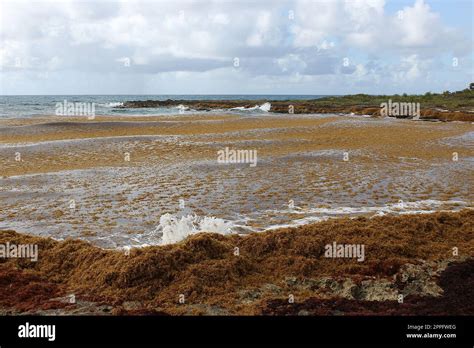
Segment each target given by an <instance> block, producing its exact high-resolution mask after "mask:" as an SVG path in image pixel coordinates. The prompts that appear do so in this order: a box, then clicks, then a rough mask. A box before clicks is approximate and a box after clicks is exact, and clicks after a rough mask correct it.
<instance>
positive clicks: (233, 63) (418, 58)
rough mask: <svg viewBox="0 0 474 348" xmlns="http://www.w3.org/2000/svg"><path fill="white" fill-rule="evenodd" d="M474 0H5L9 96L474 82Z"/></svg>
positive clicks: (2, 36) (4, 84)
mask: <svg viewBox="0 0 474 348" xmlns="http://www.w3.org/2000/svg"><path fill="white" fill-rule="evenodd" d="M473 18H474V13H473V1H472V0H433V1H429V0H411V1H408V0H407V1H406V0H393V1H390V0H386V1H385V0H316V1H315V0H271V1H270V0H260V1H257V0H241V1H234V0H220V1H217V0H216V1H211V0H196V1H188V0H185V1H183V0H181V1H178V0H175V1H151V0H142V1H111V0H103V1H98V0H95V1H83V0H82V1H36V0H33V1H23V0H0V20H1V23H0V24H1V25H0V43H1V46H0V94H2V95H19V94H37V95H43V94H61V95H66V94H308V95H326V94H332V95H339V94H356V93H369V94H394V93H398V94H401V93H426V92H442V91H445V90H449V91H455V90H461V89H464V88H467V86H468V85H469V83H470V82H474V72H473V66H474V43H473V35H474V23H473V21H474V19H473Z"/></svg>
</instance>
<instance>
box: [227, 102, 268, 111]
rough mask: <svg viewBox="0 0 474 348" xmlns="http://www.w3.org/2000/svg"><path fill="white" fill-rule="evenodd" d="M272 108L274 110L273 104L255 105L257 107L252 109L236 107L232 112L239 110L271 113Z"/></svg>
mask: <svg viewBox="0 0 474 348" xmlns="http://www.w3.org/2000/svg"><path fill="white" fill-rule="evenodd" d="M271 108H272V104H270V103H268V102H266V103H263V104H262V105H255V106H253V107H250V108H246V107H243V106H238V107H235V108H231V110H239V111H254V110H260V111H264V112H269V111H270V109H271Z"/></svg>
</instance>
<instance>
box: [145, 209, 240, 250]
mask: <svg viewBox="0 0 474 348" xmlns="http://www.w3.org/2000/svg"><path fill="white" fill-rule="evenodd" d="M233 227H234V224H233V223H232V222H230V221H225V220H223V219H220V218H215V217H212V216H204V217H201V216H197V215H187V216H182V217H181V218H179V217H177V216H176V215H172V214H164V215H162V216H161V217H160V223H159V225H158V226H157V227H156V229H155V230H154V231H153V234H161V241H160V244H172V243H177V242H179V241H181V240H183V239H185V238H186V237H188V236H190V235H193V234H196V233H199V232H213V233H219V234H224V235H225V234H230V233H232V228H233Z"/></svg>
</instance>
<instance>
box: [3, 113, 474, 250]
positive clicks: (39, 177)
mask: <svg viewBox="0 0 474 348" xmlns="http://www.w3.org/2000/svg"><path fill="white" fill-rule="evenodd" d="M367 122H370V124H374V122H375V123H376V126H380V127H382V126H384V125H385V126H386V125H387V122H393V123H394V124H396V123H399V122H402V121H398V120H385V119H384V120H377V121H374V120H368V119H354V118H346V119H345V120H344V119H341V120H337V121H335V122H333V124H332V127H336V128H337V127H353V126H354V124H356V125H357V126H358V127H363V126H364V124H367ZM329 126H331V125H328V124H324V125H322V126H320V128H318V129H316V130H315V132H324V131H325V129H326V128H328V127H329ZM422 127H425V125H422ZM427 127H430V126H429V125H427ZM447 127H451V125H447ZM298 131H302V130H301V129H300V130H298ZM279 132H280V133H282V132H283V131H282V130H275V129H273V130H272V129H271V128H263V129H258V130H251V131H245V132H238V131H237V132H229V133H226V134H225V135H223V136H221V140H219V139H217V138H216V137H215V136H213V135H212V134H203V135H190V136H177V135H172V136H131V137H105V138H100V139H81V140H71V141H48V142H40V143H36V144H30V146H28V147H27V149H28V151H29V152H28V154H30V155H31V156H39V157H41V156H43V155H44V154H51V153H59V154H61V156H69V157H70V158H71V159H72V160H74V159H75V158H77V161H87V154H88V151H92V148H93V149H94V151H97V149H98V148H99V149H100V152H103V153H104V154H106V153H108V152H114V151H115V152H123V151H130V152H132V153H133V152H134V151H139V150H140V151H152V152H151V153H153V151H157V149H160V148H161V147H163V146H165V145H166V146H172V147H176V148H178V147H182V146H189V145H191V146H194V147H196V148H198V149H200V148H203V149H204V148H206V149H208V150H209V151H210V152H211V153H215V152H216V151H218V150H219V149H222V148H223V147H225V146H231V147H232V146H233V147H240V148H249V147H258V149H259V151H260V153H262V154H264V155H262V156H259V158H258V165H257V166H256V167H250V166H249V164H248V163H241V164H220V163H218V162H217V161H216V160H215V158H208V159H207V158H206V159H197V158H196V159H186V158H182V159H177V158H175V157H174V155H173V152H170V153H169V154H166V155H163V156H162V155H160V156H161V157H160V156H156V157H154V156H152V157H150V158H148V159H147V161H146V162H144V163H140V164H137V165H135V166H105V167H96V168H89V169H80V170H65V171H59V172H50V173H44V174H31V175H17V176H10V177H4V178H1V179H0V200H1V202H2V209H1V210H0V228H4V229H15V230H17V231H21V232H29V233H34V234H39V235H42V236H51V237H53V238H56V239H64V238H68V237H72V238H83V239H86V240H89V241H91V242H93V243H94V244H97V245H99V246H102V247H105V248H116V247H124V246H141V245H150V244H161V243H166V242H175V241H178V240H180V239H182V238H184V237H185V236H186V235H188V234H192V233H196V232H199V231H202V230H203V229H205V230H207V231H209V230H210V231H213V232H218V233H251V232H258V231H263V230H266V229H274V228H277V227H285V226H297V225H301V224H306V223H310V222H315V221H321V220H325V219H328V218H335V217H341V216H349V217H353V216H358V215H366V216H374V215H383V214H405V213H428V212H432V211H439V210H451V211H452V210H459V209H462V208H466V207H471V208H472V207H473V205H472V200H473V193H472V186H471V185H472V181H470V180H468V178H472V163H473V162H472V157H467V158H466V157H465V158H463V160H462V161H459V162H452V161H450V160H449V159H443V158H441V159H440V158H433V159H426V158H418V157H416V156H413V155H409V156H398V157H390V158H388V157H387V156H388V155H387V154H386V153H385V152H383V151H380V152H378V151H374V150H371V149H368V148H367V149H363V148H359V149H352V150H350V159H349V160H348V161H344V153H345V151H346V150H343V149H338V148H331V147H330V145H329V146H328V148H325V149H321V150H306V151H305V150H301V151H291V152H286V153H285V151H283V152H284V153H282V154H271V153H270V152H269V150H268V152H265V151H266V150H267V149H273V150H274V149H275V148H277V149H278V148H279V147H283V146H290V147H291V146H296V145H297V146H305V145H304V144H306V142H309V140H308V139H304V138H294V139H293V138H288V139H284V138H281V139H275V138H274V137H275V135H278V134H279ZM244 135H245V136H253V137H255V136H256V137H257V139H242V140H232V141H230V140H228V139H230V137H231V136H240V137H242V136H244ZM468 136H469V135H467V136H456V137H452V138H443V139H442V140H440V142H443V143H446V142H447V143H449V144H453V146H455V144H457V142H458V141H459V139H462V140H465V139H466V137H468ZM265 137H268V138H265ZM468 140H469V138H468ZM295 144H296V145H295ZM302 144H303V145H302ZM462 145H463V146H464V145H466V144H462ZM15 146H16V145H14V144H13V145H12V144H10V145H8V147H2V148H0V155H2V154H3V155H5V154H7V153H11V152H14V151H15ZM22 146H23V145H22ZM466 146H467V145H466ZM20 147H21V146H18V148H20ZM23 148H24V146H23ZM22 151H24V150H22ZM100 152H99V154H100ZM267 153H268V155H266V154H267ZM104 156H105V155H104ZM469 158H470V160H469ZM72 201H73V203H74V204H73V205H74V206H73V207H71V202H72ZM183 202H184V206H183V204H182V203H183ZM212 218H215V219H212ZM163 234H165V238H164V239H163Z"/></svg>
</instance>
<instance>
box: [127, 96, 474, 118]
mask: <svg viewBox="0 0 474 348" xmlns="http://www.w3.org/2000/svg"><path fill="white" fill-rule="evenodd" d="M389 101H390V102H392V101H393V102H394V103H418V104H419V105H420V108H421V110H420V115H419V116H420V119H424V120H439V121H465V122H473V121H474V93H473V91H472V90H469V89H466V90H464V91H459V92H453V93H451V92H444V93H443V94H431V93H427V94H425V95H405V94H404V95H366V94H357V95H347V96H327V97H322V98H317V99H310V100H307V99H304V100H302V99H294V100H272V99H261V100H253V99H252V100H250V99H249V100H236V99H229V100H212V99H208V100H205V99H203V100H180V99H167V100H135V101H127V102H124V103H123V105H122V106H119V107H118V108H119V109H120V108H158V107H180V106H181V107H186V108H190V109H193V110H196V111H211V110H216V109H224V110H226V109H229V110H231V109H235V108H242V109H246V110H249V109H252V108H256V107H261V106H262V105H264V104H265V103H270V104H271V106H270V107H269V110H268V111H270V112H274V113H285V114H354V115H369V116H373V117H379V116H383V113H382V112H381V110H382V108H381V104H383V103H388V102H389ZM394 117H397V118H412V115H410V114H407V113H403V112H402V113H400V114H399V115H396V116H394Z"/></svg>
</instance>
